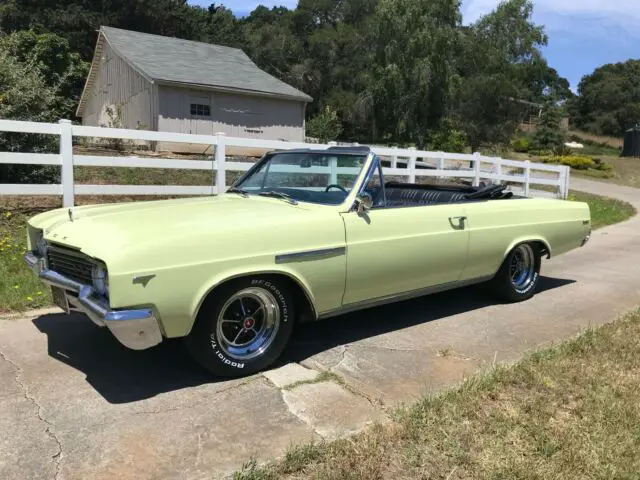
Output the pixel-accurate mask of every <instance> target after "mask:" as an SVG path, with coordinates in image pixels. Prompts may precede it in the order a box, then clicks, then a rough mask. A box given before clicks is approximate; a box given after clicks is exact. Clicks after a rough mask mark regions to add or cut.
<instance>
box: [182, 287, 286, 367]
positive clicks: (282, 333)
mask: <svg viewBox="0 0 640 480" xmlns="http://www.w3.org/2000/svg"><path fill="white" fill-rule="evenodd" d="M246 292H250V294H251V295H254V294H255V295H256V298H255V299H254V300H255V305H260V298H258V297H263V296H264V297H265V298H268V299H271V300H272V301H271V302H265V303H264V304H265V305H268V306H267V308H268V309H269V315H270V316H269V317H267V316H266V315H267V313H266V310H262V311H263V314H264V315H265V316H264V317H262V319H263V320H262V321H264V322H266V319H267V318H271V319H273V318H275V313H273V312H275V311H276V310H277V312H278V314H279V321H278V327H277V328H276V329H274V331H273V332H272V335H271V336H270V337H269V338H270V341H269V343H268V345H267V344H266V343H265V345H267V346H266V347H265V348H264V350H263V351H260V350H262V349H261V348H258V347H255V349H254V350H251V348H253V347H252V346H249V347H243V349H241V348H236V346H235V344H236V343H238V342H239V341H238V340H237V338H238V337H236V338H235V339H234V340H233V341H231V342H229V340H228V339H227V337H229V338H231V337H233V336H235V334H236V333H237V334H238V335H244V337H240V339H241V340H245V339H250V338H251V332H253V331H255V330H252V331H249V330H246V327H247V326H253V327H256V328H257V325H258V323H259V322H260V318H261V317H260V314H259V313H258V310H260V308H258V309H256V310H254V311H253V314H257V315H255V316H256V318H255V319H253V320H252V317H253V315H251V312H250V309H251V308H252V306H253V307H255V305H252V304H251V300H252V298H253V297H252V296H251V295H249V296H246V297H245V296H243V295H245V294H246ZM238 297H239V298H240V299H241V300H234V299H235V298H238ZM243 303H249V305H247V306H246V311H247V313H249V314H250V315H249V316H247V315H244V312H245V306H243V305H242V304H243ZM272 306H273V308H274V309H273V310H272V309H271V308H272ZM223 308H224V309H225V312H223V311H222V310H223ZM222 313H225V315H224V316H225V317H227V316H230V317H237V314H238V313H239V314H240V317H243V316H244V317H245V318H244V319H241V320H239V322H240V324H239V326H238V324H237V323H236V320H235V319H233V320H226V319H225V320H224V322H222V317H221V314H222ZM294 319H295V312H294V303H293V298H292V295H291V291H290V289H289V286H288V284H287V282H286V281H283V280H282V279H279V278H277V277H275V278H272V277H267V276H254V277H246V278H241V279H238V280H234V281H232V282H230V283H228V284H226V285H224V286H222V287H221V288H219V289H218V290H216V291H214V292H213V293H212V294H210V295H209V296H208V297H207V299H206V300H205V301H204V303H203V305H202V307H201V308H200V311H199V312H198V317H197V318H196V322H195V325H194V326H193V329H192V330H191V333H190V334H189V335H188V336H187V337H186V338H185V343H186V346H187V349H188V350H189V353H190V354H191V356H192V357H193V358H194V359H195V360H196V361H197V362H198V363H200V364H201V365H202V366H204V367H205V368H206V369H207V370H209V371H210V372H211V373H213V374H215V375H218V376H222V377H243V376H246V375H251V374H253V373H256V372H259V371H261V370H264V369H265V368H267V367H269V366H270V365H271V364H272V363H273V362H275V361H276V360H277V359H278V357H280V355H281V354H282V351H283V350H284V348H285V346H286V345H287V342H288V341H289V338H290V337H291V333H292V331H293V324H294ZM249 320H252V322H253V323H251V324H250V322H249ZM220 325H224V327H220V328H219V326H220ZM260 328H262V327H260ZM240 329H242V330H244V333H242V332H240ZM256 338H258V334H257V333H256ZM234 342H235V343H234ZM232 350H233V352H232ZM239 350H243V351H244V350H248V351H249V353H247V354H246V355H244V356H242V355H240V354H239V353H238V351H239ZM251 355H253V356H251Z"/></svg>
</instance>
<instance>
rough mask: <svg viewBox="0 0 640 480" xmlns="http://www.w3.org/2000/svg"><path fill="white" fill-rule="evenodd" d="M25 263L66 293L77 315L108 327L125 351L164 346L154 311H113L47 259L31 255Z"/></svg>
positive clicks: (91, 288)
mask: <svg viewBox="0 0 640 480" xmlns="http://www.w3.org/2000/svg"><path fill="white" fill-rule="evenodd" d="M24 260H25V262H26V263H27V265H28V266H29V267H30V268H31V269H32V270H33V271H34V272H35V273H36V275H38V276H39V277H40V279H41V280H42V281H43V282H44V283H47V284H49V285H51V286H54V287H58V288H61V289H63V290H64V291H65V295H66V297H67V300H68V301H69V303H70V304H73V305H74V307H75V308H73V310H74V311H80V312H82V313H84V314H86V315H87V316H88V317H89V319H90V320H91V321H92V322H93V323H95V324H96V325H100V326H106V327H107V328H108V329H109V330H110V331H111V333H113V335H114V336H115V337H116V338H117V339H118V341H119V342H120V343H121V344H123V345H124V346H125V347H128V348H131V349H132V350H144V349H146V348H151V347H153V346H155V345H158V344H159V343H160V342H162V332H161V330H160V325H159V322H158V319H157V317H156V315H155V314H154V312H153V310H152V309H150V308H142V309H139V310H111V309H109V305H108V303H107V302H106V301H105V300H104V299H103V298H101V297H100V296H99V295H98V294H97V293H96V291H95V290H94V288H93V287H92V286H89V285H83V284H81V283H78V282H76V281H75V280H72V279H70V278H67V277H65V276H63V275H60V274H59V273H57V272H54V271H53V270H49V269H48V268H47V267H46V262H45V261H44V258H42V257H38V256H37V255H35V254H34V253H33V252H29V253H27V254H26V255H25V256H24Z"/></svg>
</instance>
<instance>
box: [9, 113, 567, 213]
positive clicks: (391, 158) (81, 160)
mask: <svg viewBox="0 0 640 480" xmlns="http://www.w3.org/2000/svg"><path fill="white" fill-rule="evenodd" d="M2 132H16V133H35V134H46V135H57V136H58V137H59V140H60V153H59V154H55V153H54V154H51V153H16V152H0V164H22V165H58V166H61V180H62V183H61V184H59V185H47V184H41V185H38V184H0V195H62V197H63V205H64V206H73V205H74V198H75V195H211V194H215V193H222V192H224V191H225V190H226V189H227V182H226V175H227V172H228V171H236V172H245V171H247V170H248V169H249V168H250V167H251V166H252V165H253V164H252V163H249V162H234V161H228V160H227V158H226V148H227V147H244V148H251V149H264V150H281V149H293V148H316V149H323V148H329V147H330V146H332V145H334V144H333V143H332V144H307V143H297V142H282V141H273V140H257V139H250V138H235V137H227V136H226V135H224V134H222V133H219V134H216V135H191V134H182V133H171V132H150V131H141V130H125V129H114V128H102V127H87V126H81V125H73V124H72V123H71V121H69V120H60V121H59V123H35V122H21V121H14V120H0V133H2ZM74 137H91V138H116V139H125V140H133V141H149V142H175V143H190V144H203V145H208V146H214V147H215V155H214V156H213V158H211V159H208V160H184V159H164V158H145V157H137V156H128V157H126V156H118V157H109V156H89V155H76V154H74V153H73V138H74ZM371 149H372V151H373V152H375V153H376V154H378V155H380V156H381V157H384V158H385V159H386V160H387V163H386V165H388V166H389V168H385V169H384V173H385V175H387V176H402V177H406V178H407V179H408V180H409V181H410V182H415V180H416V177H438V178H467V179H470V180H471V182H472V184H473V185H474V186H478V185H480V182H481V181H482V180H489V181H491V182H510V183H515V184H517V186H516V187H515V188H514V190H519V191H518V193H523V194H524V195H525V196H532V195H544V196H549V195H553V196H558V197H559V198H567V195H568V191H569V173H570V169H569V167H565V166H557V165H546V164H541V163H531V162H529V161H516V160H504V159H502V158H496V157H486V156H482V155H480V154H479V153H475V154H473V155H466V154H458V153H444V152H429V151H422V150H416V149H415V148H409V149H400V148H387V147H377V146H373V147H371ZM462 165H464V166H462ZM469 165H472V167H469ZM74 166H92V167H129V168H131V167H135V168H164V169H181V170H185V169H186V170H204V171H210V172H213V174H214V177H215V184H213V185H203V186H179V185H84V184H75V183H74V178H73V167H74ZM325 168H326V169H327V172H325V173H329V174H330V175H332V176H335V175H337V173H353V172H337V171H336V170H335V169H332V168H331V165H330V166H329V167H325ZM338 170H340V169H338ZM532 185H546V186H551V187H555V189H556V192H549V191H548V190H546V191H537V190H534V189H533V188H531V186H532Z"/></svg>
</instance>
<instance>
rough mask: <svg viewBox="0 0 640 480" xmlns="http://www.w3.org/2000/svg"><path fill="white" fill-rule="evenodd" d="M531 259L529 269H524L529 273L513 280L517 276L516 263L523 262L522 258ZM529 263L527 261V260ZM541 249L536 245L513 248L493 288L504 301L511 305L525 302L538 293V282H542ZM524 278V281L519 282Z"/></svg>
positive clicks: (494, 281) (521, 245)
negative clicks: (514, 275) (513, 276)
mask: <svg viewBox="0 0 640 480" xmlns="http://www.w3.org/2000/svg"><path fill="white" fill-rule="evenodd" d="M523 256H524V257H525V258H527V257H529V256H530V257H529V262H530V263H529V265H528V268H523V269H522V270H526V271H527V272H528V273H527V274H526V275H523V276H518V275H516V281H514V279H513V278H512V274H514V273H516V274H517V268H518V267H515V268H516V270H515V271H514V263H516V264H517V263H518V261H519V260H520V261H522V260H521V259H522V257H523ZM525 263H527V260H525ZM541 263H542V261H541V255H540V248H539V247H538V246H537V245H536V244H534V243H521V244H520V245H517V246H516V247H514V248H513V250H511V251H510V252H509V254H508V255H507V257H506V258H505V259H504V262H503V263H502V266H501V267H500V270H498V273H497V274H496V276H495V277H494V278H493V280H492V282H491V286H492V288H493V291H494V292H495V294H496V295H498V296H499V297H500V298H502V299H503V300H506V301H508V302H511V303H515V302H523V301H525V300H529V299H530V298H531V297H533V295H534V294H535V292H536V288H537V287H538V282H539V281H540V266H541ZM520 278H522V281H520V282H519V281H517V280H518V279H520Z"/></svg>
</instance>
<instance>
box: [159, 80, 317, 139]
mask: <svg viewBox="0 0 640 480" xmlns="http://www.w3.org/2000/svg"><path fill="white" fill-rule="evenodd" d="M191 103H199V104H207V105H209V107H210V110H211V116H210V117H203V116H194V115H191V112H190V105H191ZM304 113H305V104H304V102H300V101H295V100H282V99H271V98H265V97H259V96H247V95H237V94H229V93H219V92H211V91H204V90H195V89H189V88H176V87H165V86H161V87H160V88H159V116H158V130H159V131H166V132H179V133H194V134H204V135H213V134H215V133H217V132H223V133H226V134H227V135H229V136H234V137H248V138H261V139H268V140H286V141H297V142H303V141H304ZM184 147H186V146H183V148H178V146H177V145H172V144H160V145H159V146H158V148H159V149H162V150H184V149H185V148H184ZM187 150H189V151H202V150H203V147H202V146H193V147H188V148H187Z"/></svg>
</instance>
